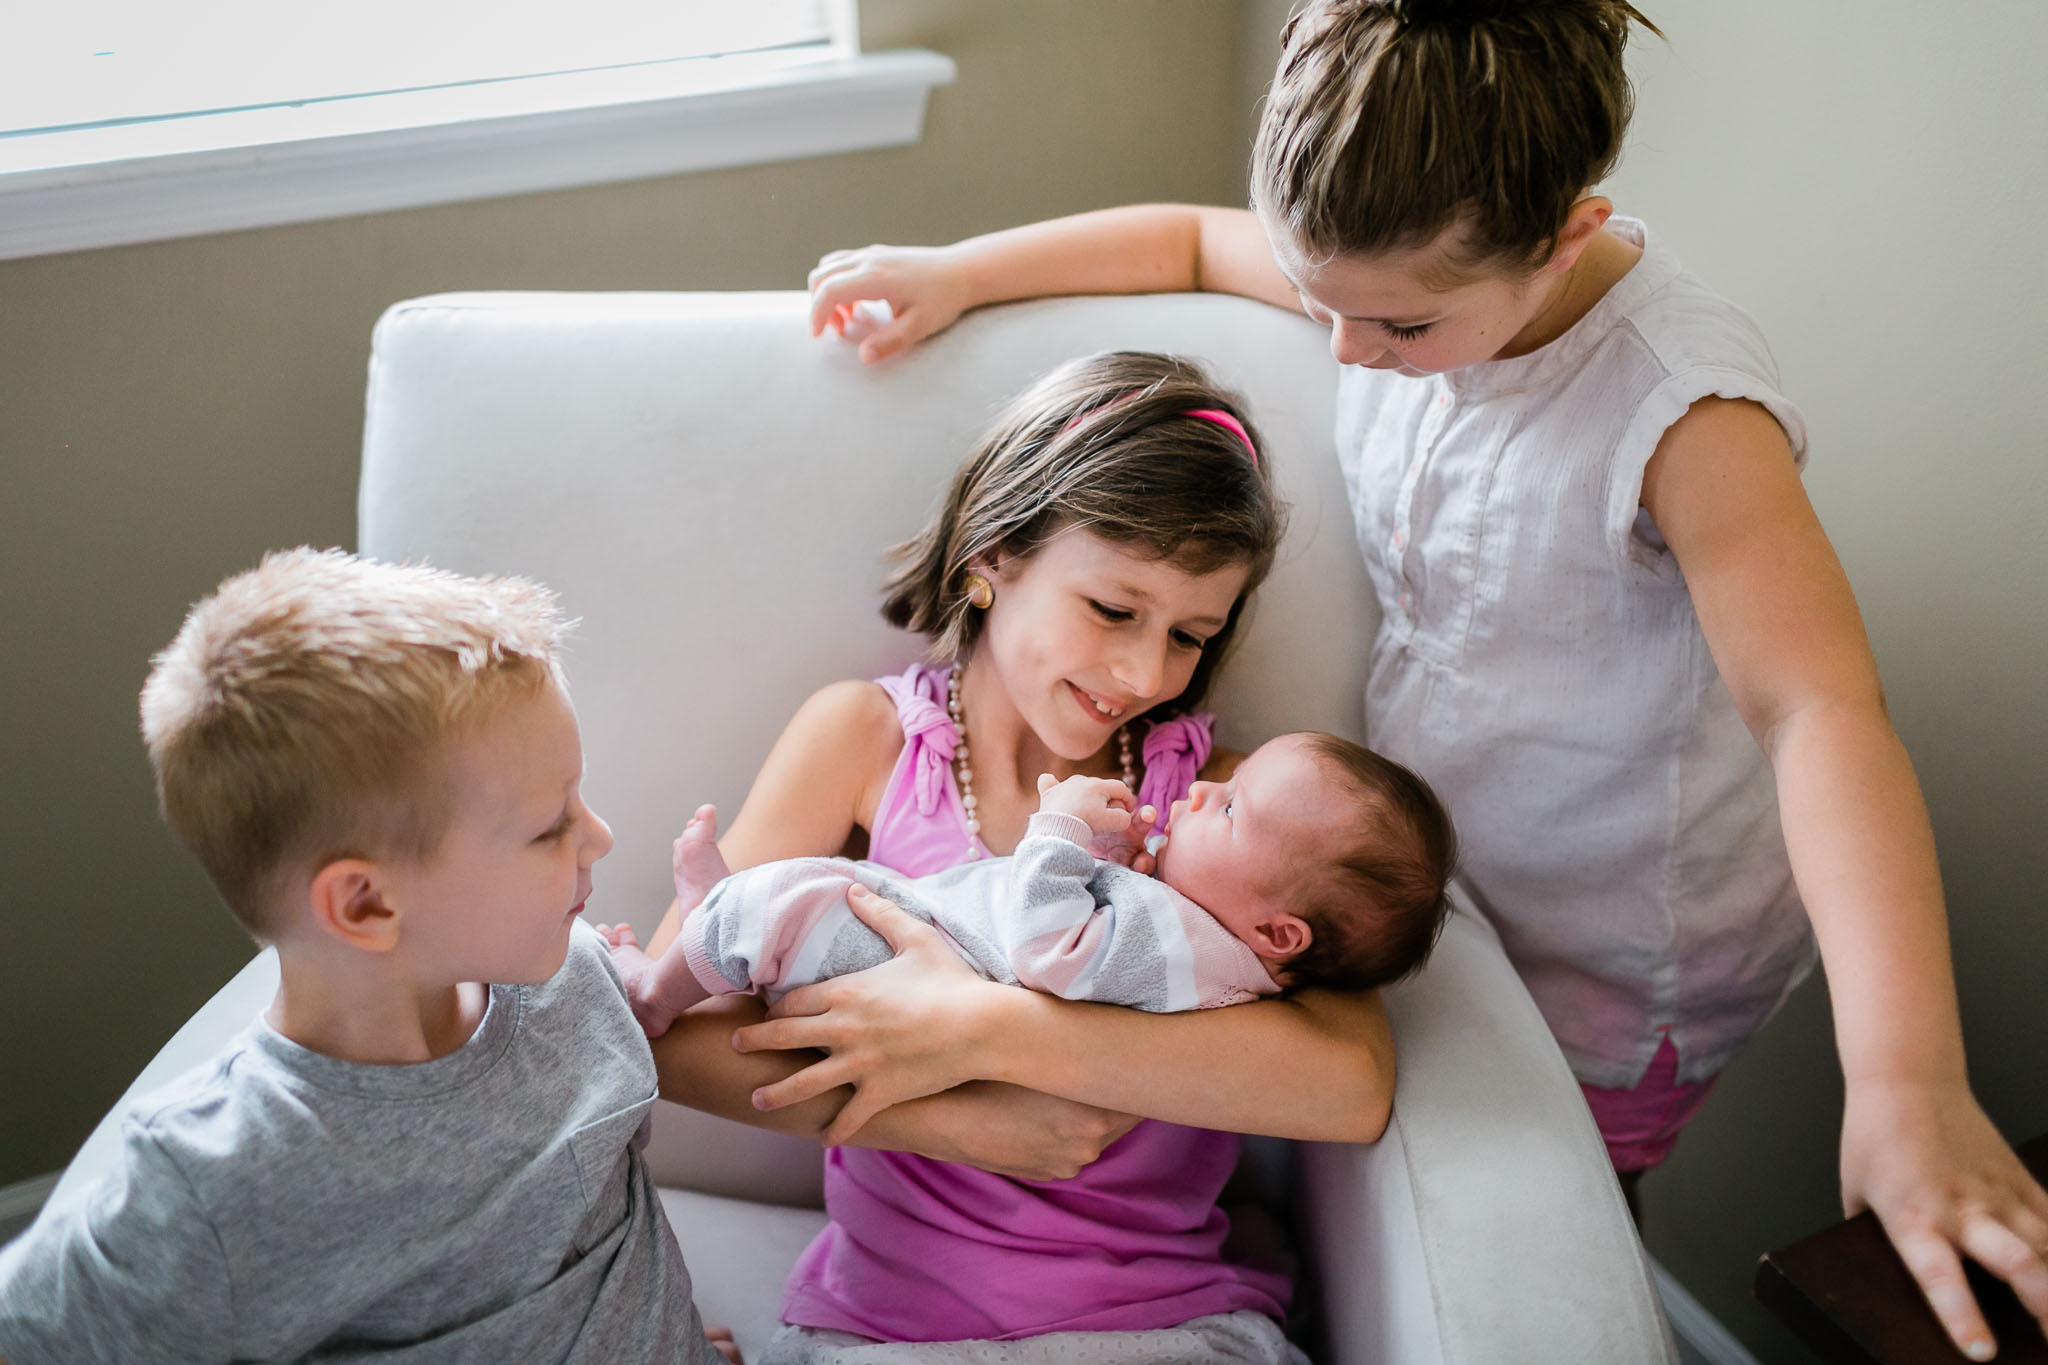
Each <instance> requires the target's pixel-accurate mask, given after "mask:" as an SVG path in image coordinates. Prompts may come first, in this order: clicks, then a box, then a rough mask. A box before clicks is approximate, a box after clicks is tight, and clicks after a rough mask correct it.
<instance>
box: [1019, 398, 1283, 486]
mask: <svg viewBox="0 0 2048 1365" xmlns="http://www.w3.org/2000/svg"><path fill="white" fill-rule="evenodd" d="M1143 392H1144V390H1142V389H1139V390H1135V391H1133V392H1131V393H1127V394H1124V395H1122V396H1121V397H1118V398H1112V399H1110V400H1109V401H1108V402H1107V403H1104V404H1103V405H1102V407H1101V408H1093V409H1090V411H1092V412H1100V411H1102V408H1113V407H1115V406H1117V405H1118V404H1119V403H1128V402H1130V401H1131V400H1132V399H1133V398H1136V397H1137V396H1138V395H1139V394H1140V393H1143ZM1087 416H1088V413H1086V412H1077V413H1075V414H1074V416H1073V418H1072V420H1070V421H1069V422H1068V423H1067V424H1066V425H1065V426H1063V427H1061V428H1060V430H1061V431H1072V430H1073V429H1074V428H1075V427H1077V426H1080V425H1081V422H1082V420H1083V419H1085V418H1086V417H1087ZM1181 416H1183V417H1199V418H1201V419H1202V420H1203V421H1205V422H1214V423H1215V424H1216V425H1217V426H1219V427H1222V428H1223V429H1224V430H1225V431H1227V432H1229V433H1230V434H1231V435H1233V436H1235V437H1237V439H1238V440H1240V441H1243V442H1244V450H1245V454H1247V455H1249V456H1251V457H1252V468H1253V469H1257V468H1258V467H1259V450H1258V447H1257V446H1255V445H1253V444H1252V438H1251V433H1250V432H1248V431H1246V430H1245V429H1244V423H1242V422H1240V421H1238V420H1237V419H1236V418H1235V417H1232V416H1231V415H1230V414H1229V413H1227V412H1225V411H1224V410H1223V409H1221V408H1189V409H1188V410H1187V411H1186V412H1184V413H1182V414H1181Z"/></svg>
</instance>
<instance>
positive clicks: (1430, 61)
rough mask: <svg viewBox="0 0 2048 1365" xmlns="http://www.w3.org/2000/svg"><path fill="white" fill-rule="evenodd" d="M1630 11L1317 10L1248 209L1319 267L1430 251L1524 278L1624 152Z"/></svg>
mask: <svg viewBox="0 0 2048 1365" xmlns="http://www.w3.org/2000/svg"><path fill="white" fill-rule="evenodd" d="M1632 23H1635V24H1641V25H1642V26H1643V27H1644V28H1646V29H1648V30H1650V31H1651V32H1652V33H1659V34H1660V36H1661V31H1660V30H1659V29H1658V28H1657V26H1656V25H1654V24H1652V23H1651V22H1650V21H1649V20H1648V19H1646V18H1644V17H1643V15H1642V12H1641V11H1639V10H1638V9H1636V7H1635V6H1634V5H1632V4H1629V3H1627V0H1314V2H1313V3H1311V4H1309V5H1307V6H1306V7H1305V8H1303V9H1302V11H1301V12H1300V13H1298V14H1296V15H1295V16H1294V18H1293V19H1291V20H1290V21H1289V22H1288V25H1287V29H1286V32H1285V36H1284V38H1283V44H1284V49H1283V52H1282V54H1281V57H1280V67H1279V70H1278V72H1277V73H1276V74H1275V75H1274V77H1273V88H1272V90H1271V92H1270V93H1269V94H1268V96H1267V98H1266V109H1265V113H1264V115H1263V117H1262V118H1261V119H1260V122H1259V133H1258V139H1257V142H1256V144H1255V146H1254V149H1253V152H1252V198H1253V200H1254V202H1255V204H1256V206H1257V208H1258V210H1259V213H1260V215H1261V217H1263V218H1264V219H1265V220H1266V222H1267V224H1268V226H1269V227H1271V228H1274V229H1277V230H1278V231H1279V232H1281V233H1283V234H1284V235H1285V237H1286V238H1287V240H1289V241H1291V242H1292V243H1294V244H1295V245H1296V246H1297V247H1298V248H1300V249H1301V250H1303V251H1305V252H1307V253H1309V255H1310V256H1311V258H1313V259H1315V260H1317V261H1321V260H1328V259H1329V258H1331V257H1334V256H1338V255H1361V256H1369V255H1377V254H1381V253H1385V252H1388V251H1399V250H1407V249H1413V248H1418V247H1422V246H1425V245H1427V244H1429V243H1430V242H1433V241H1435V240H1437V239H1438V238H1439V237H1440V236H1442V235H1443V234H1444V232H1445V231H1446V229H1451V228H1456V229H1458V235H1457V236H1456V237H1455V238H1453V239H1451V241H1450V245H1451V247H1452V253H1451V255H1450V256H1449V257H1448V258H1447V259H1446V260H1445V261H1444V262H1443V266H1444V268H1445V269H1446V270H1448V271H1449V272H1451V274H1452V276H1453V278H1452V279H1451V280H1449V281H1448V283H1462V282H1463V281H1464V280H1466V279H1469V278H1475V277H1477V276H1479V275H1481V274H1484V273H1488V272H1492V273H1507V274H1521V273H1526V272H1527V271H1530V270H1533V269H1535V268H1536V267H1537V266H1539V265H1541V264H1542V263H1543V261H1544V260H1545V259H1547V258H1548V256H1549V255H1550V253H1551V250H1552V249H1553V248H1554V246H1555V245H1556V239H1557V234H1558V232H1559V230H1560V229H1562V228H1563V227H1564V223H1565V218H1566V216H1567V215H1568V214H1569V212H1570V210H1571V206H1572V205H1573V203H1575V202H1576V201H1577V200H1578V198H1579V197H1580V196H1581V195H1583V194H1584V193H1585V192H1586V191H1587V190H1589V189H1590V188H1592V187H1593V186H1594V185H1596V184H1598V183H1599V182H1600V181H1601V180H1603V179H1604V178H1606V176H1607V174H1608V173H1609V172H1610V171H1611V170H1613V168H1614V163H1615V162H1616V160H1618V159H1619V158H1620V156H1621V146H1622V138H1623V135H1624V134H1625V133H1626V132H1627V130H1628V121H1629V116H1630V114H1631V113H1632V112H1633V110H1634V103H1635V100H1634V94H1633V92H1632V91H1631V90H1630V87H1629V82H1628V76H1627V74H1626V73H1625V72H1624V70H1623V68H1622V56H1623V52H1624V50H1625V49H1626V48H1627V46H1628V35H1629V26H1630V24H1632Z"/></svg>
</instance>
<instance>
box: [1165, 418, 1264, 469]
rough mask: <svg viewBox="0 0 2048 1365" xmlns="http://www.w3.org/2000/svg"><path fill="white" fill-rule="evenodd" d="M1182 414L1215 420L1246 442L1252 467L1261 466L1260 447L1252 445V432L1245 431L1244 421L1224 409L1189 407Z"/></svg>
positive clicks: (1207, 420)
mask: <svg viewBox="0 0 2048 1365" xmlns="http://www.w3.org/2000/svg"><path fill="white" fill-rule="evenodd" d="M1181 416H1183V417H1199V418H1201V419H1202V420H1203V421H1205V422H1214V423H1215V424H1216V425H1217V426H1219V427H1222V428H1223V429H1224V430H1225V431H1227V432H1230V433H1231V434H1232V435H1234V436H1236V437H1237V439H1238V440H1240V441H1243V442H1244V449H1245V453H1246V454H1247V455H1250V456H1251V457H1252V468H1254V469H1257V468H1258V467H1259V452H1258V449H1257V447H1255V446H1253V445H1252V438H1251V435H1250V433H1248V432H1247V431H1245V429H1244V423H1242V422H1240V421H1238V420H1237V419H1236V418H1235V417H1232V416H1231V415H1230V414H1229V413H1227V412H1225V411H1224V410H1223V409H1221V408H1189V409H1188V410H1187V411H1186V412H1184V413H1182V414H1181Z"/></svg>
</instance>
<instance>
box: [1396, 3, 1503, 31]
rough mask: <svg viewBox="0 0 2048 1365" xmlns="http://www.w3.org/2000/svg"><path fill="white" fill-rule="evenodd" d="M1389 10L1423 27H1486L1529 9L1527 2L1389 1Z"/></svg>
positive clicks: (1407, 21)
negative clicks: (1470, 25)
mask: <svg viewBox="0 0 2048 1365" xmlns="http://www.w3.org/2000/svg"><path fill="white" fill-rule="evenodd" d="M1388 3H1389V7H1390V8H1391V9H1392V10H1393V11H1394V13H1395V15H1396V17H1398V18H1399V19H1400V20H1401V22H1402V23H1404V24H1410V25H1420V24H1485V23H1491V22H1492V21H1493V20H1496V19H1504V18H1506V17H1507V16H1508V15H1509V14H1511V13H1513V12H1514V11H1515V10H1518V9H1527V8H1528V3H1527V0H1388Z"/></svg>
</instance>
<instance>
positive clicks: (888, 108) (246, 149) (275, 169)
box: [0, 5, 955, 260]
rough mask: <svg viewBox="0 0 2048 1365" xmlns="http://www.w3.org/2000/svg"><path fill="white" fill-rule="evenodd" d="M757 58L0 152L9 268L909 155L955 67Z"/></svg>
mask: <svg viewBox="0 0 2048 1365" xmlns="http://www.w3.org/2000/svg"><path fill="white" fill-rule="evenodd" d="M843 9H844V13H845V14H846V18H847V22H846V27H845V29H844V33H845V35H846V36H845V37H843V38H841V39H840V40H838V41H836V42H835V43H834V44H833V46H832V49H831V54H830V55H829V56H826V57H825V58H824V59H822V60H821V59H820V56H819V54H818V53H817V52H815V51H812V52H803V51H798V52H758V53H746V54H742V55H736V56H729V57H709V58H694V59H690V60H683V61H672V62H651V63H648V64H646V65H643V66H636V67H630V68H625V69H622V70H612V71H604V72H578V73H570V74H563V75H548V76H533V77H527V78H523V79H519V80H506V81H495V82H490V83H487V84H480V85H471V86H456V87H450V88H446V89H439V90H417V91H406V92H401V93H396V94H380V95H366V96H361V97H358V98H354V99H339V100H324V101H320V102H317V103H309V104H305V105H300V106H280V107H273V108H264V109H246V110H237V111H233V112H228V113H218V114H203V115H196V116H191V117H183V118H171V119H161V120H152V121H147V122H141V123H133V124H122V125H117V126H113V127H93V128H78V129H69V130H62V131H57V132H50V133H28V134H17V135H15V136H13V137H6V138H0V260H10V259H16V258H20V257H25V256H39V255H46V254H50V253H53V252H61V251H80V250H85V249H88V248H92V247H104V246H118V245H124V244H128V243H134V242H149V241H160V240H163V239H166V238H172V237H186V236H193V235H196V234H200V233H209V232H225V231H232V230H237V229H242V228H258V227H272V226H276V225H278V224H282V223H299V222H307V221H310V220H313V219H319V218H335V217H343V216H347V215H351V214H359V213H377V212H382V211H385V210H390V209H402V208H414V207H419V206H422V205H427V204H446V203H457V202H461V201H464V200H472V199H487V198H493V197H496V196H498V195H507V194H527V193H533V192H536V191H542V190H554V189H567V188H570V187H572V186H577V185H594V184H603V183H608V182H611V181H618V180H635V179H643V178H647V177H652V176H662V175H675V174H678V173H681V172H684V171H696V170H708V169H712V168H715V167H721V166H737V165H747V164H752V163H756V162H764V161H781V160H787V159H790V158H795V157H807V156H822V155H827V154H830V153H834V152H848V151H858V150H863V149H866V148H874V147H894V146H902V145H905V144H908V143H913V142H915V141H917V139H918V138H919V137H920V136H921V135H922V133H923V128H924V111H925V105H926V102H927V99H928V97H929V95H930V92H931V90H932V88H933V87H935V86H941V85H949V84H951V83H952V81H953V78H954V75H955V67H954V65H953V62H952V61H951V59H949V58H947V57H943V56H941V55H939V54H938V53H935V52H926V51H921V50H915V49H912V50H906V51H900V52H882V53H861V52H859V51H858V50H857V44H855V43H854V42H853V41H852V34H853V33H854V32H855V31H857V30H855V29H854V28H853V27H852V6H851V5H845V6H844V7H843Z"/></svg>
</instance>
